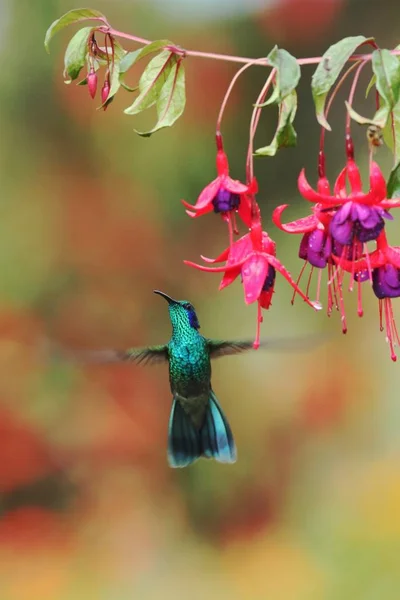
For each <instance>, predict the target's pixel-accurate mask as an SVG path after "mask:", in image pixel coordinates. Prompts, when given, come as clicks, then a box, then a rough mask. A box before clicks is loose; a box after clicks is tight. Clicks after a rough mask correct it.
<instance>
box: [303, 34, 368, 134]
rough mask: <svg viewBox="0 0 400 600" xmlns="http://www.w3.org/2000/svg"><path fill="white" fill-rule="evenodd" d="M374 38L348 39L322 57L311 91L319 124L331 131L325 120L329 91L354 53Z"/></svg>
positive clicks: (330, 48) (337, 44)
mask: <svg viewBox="0 0 400 600" xmlns="http://www.w3.org/2000/svg"><path fill="white" fill-rule="evenodd" d="M372 39H373V38H366V37H364V36H363V35H357V36H353V37H347V38H344V39H343V40H340V42H337V43H336V44H333V45H332V46H330V47H329V48H328V50H327V51H326V52H325V54H324V55H323V57H322V60H321V62H320V63H319V65H318V67H317V68H316V70H315V73H314V75H313V76H312V80H311V91H312V95H313V99H314V104H315V110H316V115H317V120H318V123H320V124H321V125H322V126H323V127H325V129H328V131H331V127H330V125H329V123H328V121H327V120H326V118H325V101H326V97H327V95H328V93H329V90H330V89H331V87H332V86H333V84H334V83H335V81H336V80H337V78H338V76H339V73H340V71H341V70H342V69H343V67H344V65H345V64H346V62H347V61H348V60H349V58H350V56H351V55H352V54H354V51H355V50H356V49H357V48H358V47H359V46H361V44H365V43H366V42H370V41H371V40H372Z"/></svg>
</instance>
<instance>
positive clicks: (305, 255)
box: [272, 178, 348, 333]
mask: <svg viewBox="0 0 400 600" xmlns="http://www.w3.org/2000/svg"><path fill="white" fill-rule="evenodd" d="M327 186H329V184H328V182H327V180H326V179H324V178H322V179H320V182H319V188H320V189H322V188H325V189H327ZM328 189H329V187H328ZM287 206H288V205H287V204H283V205H281V206H278V207H277V208H276V209H275V210H274V212H273V214H272V220H273V222H274V224H275V225H276V226H277V227H278V228H279V229H281V230H282V231H285V232H287V233H302V234H303V237H302V238H301V242H300V247H299V257H300V258H302V259H303V260H304V261H305V263H304V266H303V267H302V269H301V271H300V275H299V277H298V278H297V283H299V282H300V280H301V277H302V275H303V273H304V271H305V268H306V266H307V263H309V264H310V265H311V271H310V274H309V277H308V283H307V288H306V296H307V297H309V289H310V284H311V279H312V275H313V272H314V269H318V270H319V273H318V283H317V296H316V301H317V302H319V300H320V290H321V275H322V269H325V268H326V267H327V270H328V282H329V285H328V302H327V314H328V316H330V315H331V313H332V309H333V307H336V309H337V310H339V311H340V313H341V319H342V330H343V333H346V331H347V323H346V315H345V309H344V300H343V290H342V279H341V277H340V273H339V271H338V269H339V267H337V266H336V263H335V262H334V260H333V258H332V256H333V255H337V256H339V257H341V256H342V254H343V248H344V247H343V245H342V244H339V243H338V242H337V241H336V240H335V239H333V238H332V236H331V234H330V230H329V225H330V222H331V219H332V214H333V210H326V209H323V207H322V205H321V204H319V203H318V204H316V205H315V206H314V207H313V214H312V215H309V216H308V217H303V218H301V219H297V220H296V221H292V222H290V223H282V221H281V217H282V213H283V212H284V210H285V209H286V208H287ZM347 250H348V249H347ZM295 295H296V291H295V292H294V294H293V298H292V304H293V302H294V298H295Z"/></svg>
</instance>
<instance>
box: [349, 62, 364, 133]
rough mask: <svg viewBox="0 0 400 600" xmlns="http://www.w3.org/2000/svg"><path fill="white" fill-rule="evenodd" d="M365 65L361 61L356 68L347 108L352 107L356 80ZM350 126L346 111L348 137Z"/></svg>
mask: <svg viewBox="0 0 400 600" xmlns="http://www.w3.org/2000/svg"><path fill="white" fill-rule="evenodd" d="M366 64H367V62H366V61H365V60H364V61H362V62H360V64H359V65H358V67H357V70H356V72H355V74H354V79H353V83H352V84H351V88H350V94H349V99H348V104H349V106H353V100H354V94H355V92H356V88H357V83H358V79H359V77H360V73H361V71H362V70H363V68H364V67H365V65H366ZM350 126H351V117H350V113H349V111H347V114H346V133H347V134H348V135H349V134H350Z"/></svg>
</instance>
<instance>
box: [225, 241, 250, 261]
mask: <svg viewBox="0 0 400 600" xmlns="http://www.w3.org/2000/svg"><path fill="white" fill-rule="evenodd" d="M252 252H253V246H252V243H251V239H250V236H249V234H248V233H246V235H244V236H242V237H241V238H239V239H238V240H237V241H236V242H234V243H233V244H232V246H231V248H230V252H229V258H228V262H227V265H231V264H234V263H238V262H242V261H243V260H245V259H246V258H247V256H249V254H251V253H252Z"/></svg>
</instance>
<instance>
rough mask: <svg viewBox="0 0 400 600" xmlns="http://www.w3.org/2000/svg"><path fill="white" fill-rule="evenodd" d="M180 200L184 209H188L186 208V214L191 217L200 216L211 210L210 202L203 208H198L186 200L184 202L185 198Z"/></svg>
mask: <svg viewBox="0 0 400 600" xmlns="http://www.w3.org/2000/svg"><path fill="white" fill-rule="evenodd" d="M181 202H182V204H183V206H185V207H186V209H188V210H186V214H187V215H189V217H192V218H195V217H201V216H202V215H206V214H207V213H209V212H211V211H212V210H213V206H212V204H208V205H206V206H205V207H204V208H201V209H200V210H199V209H196V208H195V207H194V206H192V205H191V204H189V203H188V202H186V201H185V200H181Z"/></svg>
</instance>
